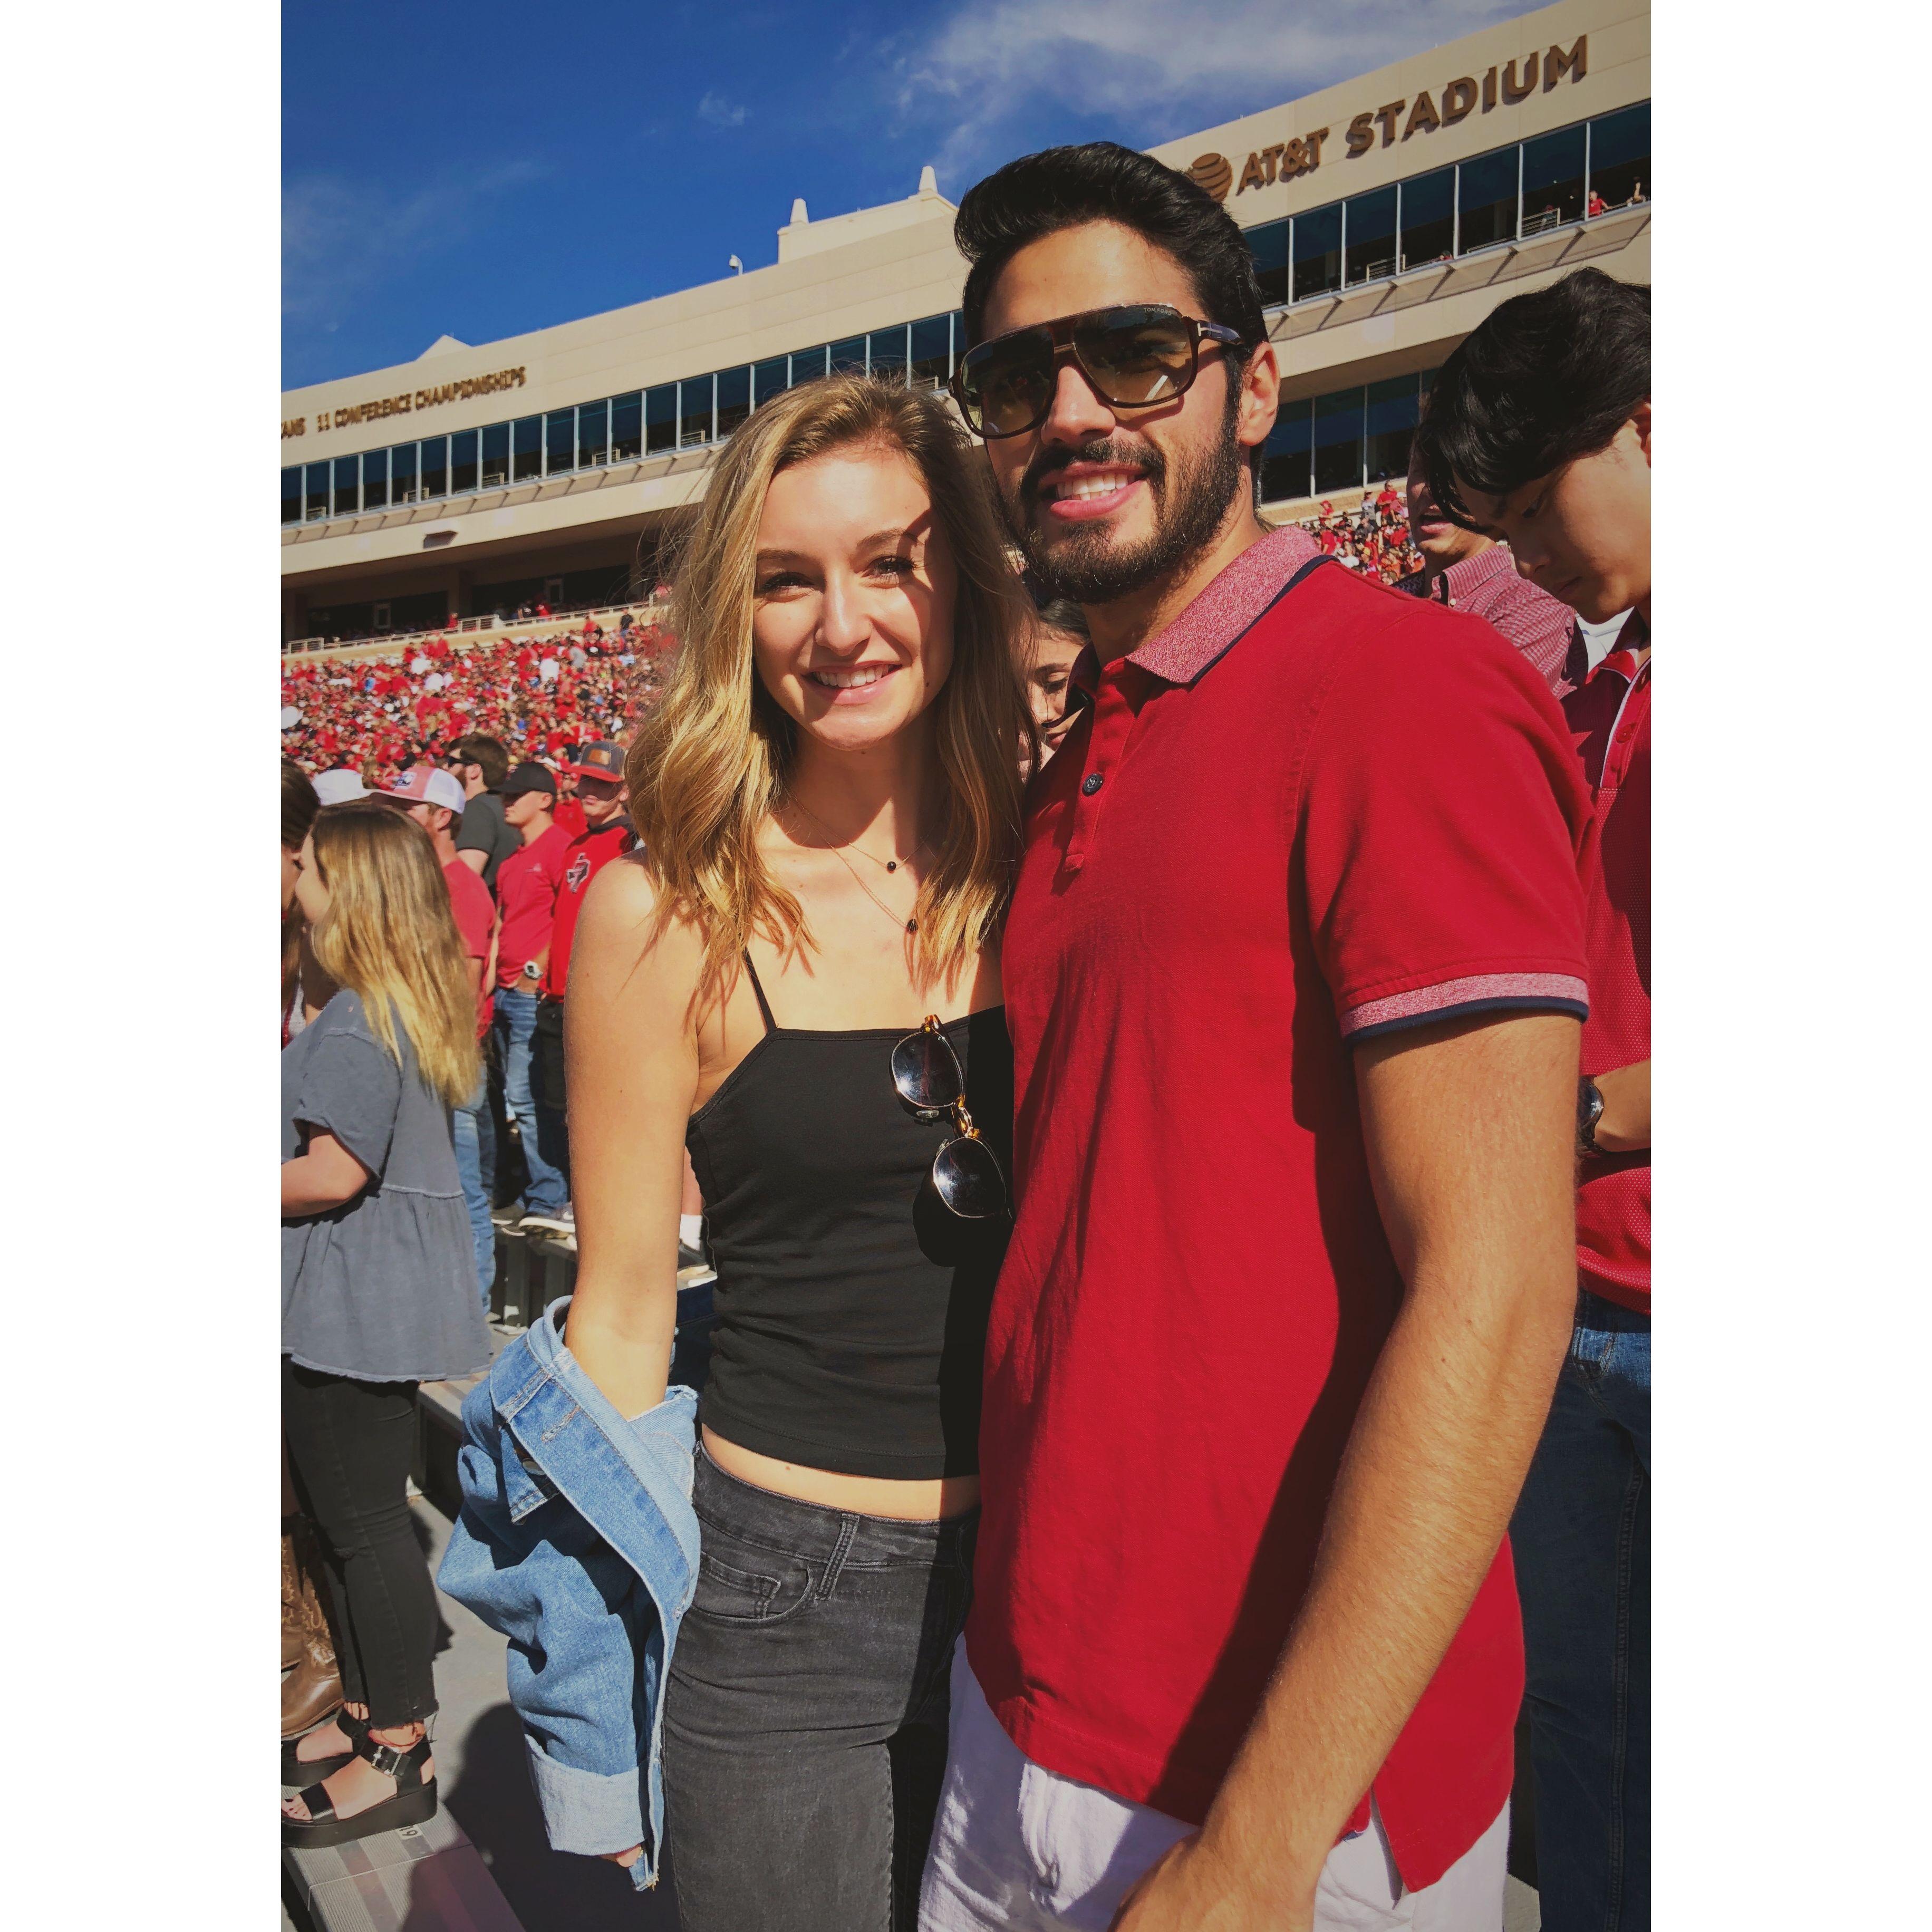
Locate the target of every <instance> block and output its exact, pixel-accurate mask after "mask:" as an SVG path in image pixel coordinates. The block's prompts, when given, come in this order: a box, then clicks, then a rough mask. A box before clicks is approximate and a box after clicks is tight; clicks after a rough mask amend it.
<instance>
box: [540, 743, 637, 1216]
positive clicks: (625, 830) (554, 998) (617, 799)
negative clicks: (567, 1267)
mask: <svg viewBox="0 0 1932 1932" xmlns="http://www.w3.org/2000/svg"><path fill="white" fill-rule="evenodd" d="M563 775H567V776H568V778H570V780H571V782H572V783H573V784H574V785H575V787H576V800H575V802H576V803H577V808H578V816H579V817H581V818H582V820H583V829H582V830H580V832H577V835H575V836H574V838H571V841H570V843H569V844H568V845H567V846H565V847H564V850H563V853H562V857H561V859H560V861H559V863H560V865H561V868H562V870H561V873H560V876H559V882H558V885H557V892H556V914H555V916H554V918H553V921H552V922H551V926H550V958H549V961H548V963H547V965H545V967H544V976H543V983H542V985H541V987H540V988H539V989H538V998H537V1020H536V1036H535V1049H534V1052H535V1061H534V1063H533V1064H532V1069H531V1075H530V1078H531V1082H532V1087H533V1088H534V1090H535V1094H536V1097H537V1100H538V1103H539V1104H540V1105H541V1106H542V1107H543V1108H544V1109H545V1110H546V1112H547V1113H548V1114H549V1115H550V1116H551V1117H552V1118H553V1120H554V1121H556V1123H557V1124H558V1125H559V1127H560V1128H561V1130H562V1131H561V1132H559V1134H558V1135H557V1136H556V1154H555V1156H554V1158H555V1160H556V1165H557V1166H558V1167H559V1169H562V1174H563V1179H564V1185H565V1188H566V1189H568V1187H569V1184H570V1135H569V1131H568V1122H569V1115H568V1111H567V1109H566V1104H565V1087H564V1062H563V998H564V992H565V989H566V987H567V986H568V984H569V982H570V947H571V941H572V940H574V938H576V936H577V914H578V913H580V912H581V911H582V910H583V895H584V893H585V892H586V890H588V889H589V884H590V881H591V880H592V879H594V878H595V877H596V876H597V874H598V873H599V872H601V871H602V870H603V869H604V867H605V866H606V865H608V864H609V863H610V861H611V860H612V859H615V858H616V857H617V856H619V854H620V853H625V852H628V851H629V850H630V849H631V847H632V846H634V844H637V832H635V830H634V829H633V828H632V826H631V821H630V820H629V818H628V817H627V816H626V815H625V810H624V808H625V805H628V803H629V802H630V799H631V794H630V791H629V789H628V787H627V786H626V785H625V783H624V753H623V750H622V747H621V746H619V745H614V744H613V743H612V742H610V739H607V738H604V739H598V740H597V741H596V742H594V743H592V744H588V745H584V746H583V747H582V748H580V750H579V751H578V752H577V762H576V763H574V764H573V765H570V766H566V767H565V773H564V774H563ZM557 823H559V825H561V824H562V823H563V817H562V812H561V811H559V813H558V815H557ZM556 1220H557V1221H558V1222H559V1223H562V1226H564V1227H565V1229H568V1230H570V1231H571V1232H574V1230H575V1229H576V1226H577V1217H575V1215H574V1214H572V1213H571V1210H570V1207H569V1205H568V1202H566V1203H565V1205H564V1206H563V1207H562V1208H561V1209H560V1210H559V1211H558V1213H557V1214H556Z"/></svg>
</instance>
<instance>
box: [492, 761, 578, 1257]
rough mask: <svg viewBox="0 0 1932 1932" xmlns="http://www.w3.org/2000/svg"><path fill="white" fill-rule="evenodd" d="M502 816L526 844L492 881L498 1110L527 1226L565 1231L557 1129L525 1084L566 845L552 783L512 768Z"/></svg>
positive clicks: (529, 769) (534, 770)
mask: <svg viewBox="0 0 1932 1932" xmlns="http://www.w3.org/2000/svg"><path fill="white" fill-rule="evenodd" d="M502 796H503V815H504V817H505V820H507V821H508V823H509V824H510V826H511V827H512V828H513V829H514V830H515V831H516V832H518V833H519V834H520V835H521V837H522V838H523V849H522V850H520V851H519V852H517V853H513V854H512V855H511V856H510V857H509V858H507V859H505V860H504V861H503V862H502V865H501V866H500V867H499V868H498V871H497V873H496V897H497V901H498V902H499V904H501V906H502V909H503V929H502V936H501V938H499V941H498V942H497V949H496V989H497V991H496V1041H497V1045H498V1046H499V1049H500V1050H501V1057H502V1067H503V1106H504V1110H505V1112H506V1113H507V1114H508V1115H509V1116H510V1117H511V1118H512V1119H513V1120H514V1121H515V1122H516V1124H517V1133H518V1135H519V1136H520V1139H521V1141H522V1144H523V1165H524V1166H525V1167H526V1168H527V1169H529V1184H528V1185H527V1186H526V1187H525V1189H524V1190H523V1208H524V1216H523V1218H524V1220H526V1221H529V1222H531V1223H532V1224H533V1225H535V1226H540V1227H548V1228H554V1229H567V1228H568V1226H569V1225H570V1224H569V1223H568V1220H567V1219H565V1218H563V1217H562V1211H563V1210H564V1209H565V1208H566V1207H567V1206H568V1205H569V1202H568V1195H567V1193H565V1186H564V1178H563V1169H562V1161H561V1151H562V1127H563V1123H562V1121H561V1120H559V1119H557V1118H555V1117H554V1116H553V1115H551V1114H550V1110H549V1109H547V1107H545V1106H542V1105H541V1103H539V1102H538V1100H537V1098H536V1097H535V1094H533V1092H532V1087H531V1081H530V1061H531V1052H532V1046H533V1045H534V1043H535V1035H536V1020H537V992H538V988H539V987H541V985H542V984H543V978H544V974H545V972H546V971H547V970H548V969H549V965H550V940H551V929H552V927H553V925H554V924H555V922H556V898H557V893H558V892H559V889H561V887H562V883H563V868H564V854H565V852H567V851H568V849H569V846H570V839H569V837H568V834H566V833H565V831H564V829H563V828H562V826H560V825H559V824H558V823H556V778H554V777H553V776H552V775H551V774H550V772H548V771H547V770H545V769H544V767H543V766H541V765H539V764H536V763H523V764H520V765H519V766H517V768H516V769H515V770H514V771H513V772H511V774H510V775H509V776H508V778H505V780H504V781H503V788H502Z"/></svg>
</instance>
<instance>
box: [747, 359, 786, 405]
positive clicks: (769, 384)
mask: <svg viewBox="0 0 1932 1932" xmlns="http://www.w3.org/2000/svg"><path fill="white" fill-rule="evenodd" d="M785 362H786V358H785V357H784V356H772V358H771V359H770V360H769V362H760V363H757V364H755V365H754V366H753V368H752V370H751V405H752V407H753V408H754V409H755V408H757V407H759V406H760V405H761V404H765V403H768V402H769V401H771V399H772V398H773V397H774V396H779V395H783V394H784V392H785V390H786V389H787V388H788V387H789V386H790V378H789V377H787V374H786V373H785Z"/></svg>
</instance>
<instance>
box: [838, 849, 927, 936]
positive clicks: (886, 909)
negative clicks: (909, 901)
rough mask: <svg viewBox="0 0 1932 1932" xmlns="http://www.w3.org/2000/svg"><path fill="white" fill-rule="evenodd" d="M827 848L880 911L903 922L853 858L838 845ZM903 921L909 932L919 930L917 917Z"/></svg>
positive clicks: (895, 923)
mask: <svg viewBox="0 0 1932 1932" xmlns="http://www.w3.org/2000/svg"><path fill="white" fill-rule="evenodd" d="M826 850H828V851H829V853H831V854H832V857H833V858H835V859H837V860H838V862H839V864H840V865H843V866H844V868H845V869H846V871H848V872H850V874H852V883H853V884H854V885H855V886H857V887H858V888H859V891H861V892H863V893H864V894H865V896H866V898H868V899H870V900H871V902H872V903H873V904H874V905H875V906H877V907H878V909H879V910H880V911H881V912H882V913H884V914H885V916H886V918H888V919H890V920H891V921H892V923H893V925H895V926H898V925H899V924H901V920H900V919H899V916H898V913H895V911H893V910H892V907H890V906H889V905H888V904H886V902H885V901H884V900H883V899H882V898H880V896H879V895H878V894H877V892H874V891H873V889H871V886H868V885H867V884H866V883H865V880H863V879H862V878H861V877H859V868H858V867H857V866H856V865H853V862H851V860H850V859H848V858H847V857H846V856H845V854H844V853H843V852H841V850H839V849H838V847H837V846H836V845H830V846H827V847H826ZM867 856H868V857H869V856H871V855H870V854H869V853H868V855H867ZM903 923H904V928H905V930H906V931H907V932H917V931H918V930H919V921H918V920H917V919H907V920H905V921H904V922H903Z"/></svg>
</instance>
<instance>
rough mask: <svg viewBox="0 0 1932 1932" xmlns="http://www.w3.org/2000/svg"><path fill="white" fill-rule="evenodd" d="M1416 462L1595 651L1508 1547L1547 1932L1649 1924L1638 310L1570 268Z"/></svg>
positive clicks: (1444, 400)
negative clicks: (1554, 1253)
mask: <svg viewBox="0 0 1932 1932" xmlns="http://www.w3.org/2000/svg"><path fill="white" fill-rule="evenodd" d="M1418 460H1419V461H1420V463H1421V464H1422V466H1423V467H1424V469H1425V470H1426V472H1427V475H1429V477H1430V479H1431V481H1433V483H1434V484H1435V487H1436V494H1437V496H1439V498H1440V499H1441V500H1442V505H1443V507H1444V508H1445V510H1446V511H1448V514H1450V515H1451V516H1452V517H1455V518H1457V520H1459V521H1461V522H1463V523H1480V524H1481V526H1483V527H1484V529H1493V530H1497V531H1499V532H1501V533H1502V535H1503V536H1505V538H1508V541H1509V542H1510V544H1511V547H1512V548H1513V550H1514V552H1515V554H1516V560H1517V568H1518V569H1519V570H1520V571H1523V573H1524V574H1525V575H1526V576H1527V577H1529V578H1530V579H1531V580H1532V581H1534V582H1535V583H1538V584H1541V585H1544V586H1547V587H1548V588H1549V589H1551V590H1554V591H1559V592H1561V593H1562V595H1563V596H1564V597H1565V598H1566V599H1567V600H1568V601H1569V602H1571V603H1572V604H1574V605H1575V606H1576V608H1577V611H1578V612H1579V613H1580V615H1582V616H1584V617H1586V618H1588V619H1591V620H1592V621H1593V622H1601V621H1602V620H1604V619H1607V618H1609V617H1610V616H1613V615H1614V614H1615V613H1616V612H1618V611H1620V610H1628V611H1629V612H1630V613H1631V615H1630V616H1629V617H1628V619H1626V621H1625V625H1624V628H1623V631H1622V636H1621V637H1620V639H1619V642H1618V644H1617V646H1616V649H1613V651H1612V652H1610V655H1609V656H1608V657H1607V658H1605V659H1604V661H1603V662H1602V663H1601V664H1599V665H1598V667H1597V668H1596V670H1595V672H1594V673H1592V675H1591V676H1590V677H1589V681H1588V682H1586V684H1584V685H1583V688H1581V689H1580V690H1578V691H1573V692H1571V694H1570V695H1569V696H1568V697H1566V698H1565V700H1564V705H1563V709H1564V712H1565V716H1566V718H1568V722H1569V726H1570V732H1571V738H1572V739H1573V741H1574V742H1575V743H1576V745H1577V747H1578V748H1579V751H1580V755H1581V757H1582V759H1583V772H1584V776H1585V777H1586V778H1587V780H1588V781H1589V784H1590V786H1591V788H1592V793H1593V795H1594V799H1595V824H1594V826H1593V835H1592V838H1591V840H1590V841H1589V844H1587V845H1586V847H1585V851H1584V860H1585V863H1584V871H1583V883H1584V889H1585V905H1586V941H1587V944H1588V947H1589V969H1590V1016H1589V1021H1588V1022H1587V1023H1586V1025H1585V1028H1584V1030H1583V1061H1582V1078H1581V1079H1580V1081H1579V1082H1578V1088H1577V1143H1578V1157H1579V1161H1580V1169H1579V1183H1578V1188H1577V1280H1578V1292H1577V1320H1576V1330H1575V1334H1574V1340H1573V1341H1572V1343H1571V1349H1570V1355H1569V1359H1568V1361H1567V1362H1566V1364H1565V1367H1564V1370H1563V1373H1562V1376H1561V1378H1560V1379H1559V1382H1558V1383H1557V1387H1556V1400H1555V1402H1554V1403H1553V1406H1552V1408H1551V1409H1550V1418H1549V1422H1548V1424H1547V1427H1546V1428H1545V1430H1544V1436H1543V1440H1542V1442H1541V1445H1540V1446H1539V1448H1538V1451H1537V1454H1536V1460H1535V1463H1533V1464H1532V1466H1531V1469H1530V1472H1529V1478H1528V1480H1527V1481H1526V1482H1525V1484H1524V1485H1523V1497H1522V1500H1521V1502H1520V1503H1519V1504H1518V1505H1517V1512H1516V1517H1515V1520H1514V1523H1512V1525H1511V1532H1510V1533H1511V1542H1512V1544H1514V1549H1515V1553H1516V1568H1517V1587H1518V1589H1519V1590H1520V1592H1521V1595H1522V1598H1523V1631H1524V1635H1525V1637H1526V1640H1527V1643H1528V1646H1529V1717H1530V1726H1531V1731H1532V1739H1533V1758H1534V1762H1535V1772H1536V1841H1537V1872H1538V1887H1539V1889H1540V1891H1541V1897H1542V1907H1543V1922H1544V1924H1545V1925H1547V1926H1549V1927H1551V1928H1552V1932H1565V1928H1568V1927H1571V1926H1583V1927H1590V1928H1592V1932H1643V1928H1645V1927H1648V1926H1649V1923H1650V1514H1651V1496H1650V290H1649V289H1648V288H1647V287H1638V286H1632V285H1630V284H1625V283H1622V282H1618V281H1613V280H1612V279H1611V278H1610V277H1609V276H1608V275H1604V273H1603V272H1601V270H1599V269H1578V270H1577V272H1575V273H1574V274H1572V275H1568V276H1566V277H1565V278H1564V279H1563V280H1562V281H1560V282H1558V283H1556V284H1555V285H1554V286H1553V287H1550V288H1548V289H1545V290H1541V291H1539V292H1538V293H1535V294H1532V295H1527V296H1517V297H1515V298H1514V299H1513V300H1511V301H1509V302H1505V303H1503V304H1502V306H1501V307H1500V308H1497V309H1496V310H1495V311H1493V313H1492V314H1490V317H1489V318H1488V320H1487V321H1485V322H1484V323H1483V324H1482V325H1481V327H1480V328H1478V329H1477V330H1476V331H1475V333H1474V334H1472V335H1471V336H1470V337H1469V338H1468V339H1467V341H1465V342H1464V343H1463V344H1462V346H1461V347H1459V348H1458V349H1457V350H1456V351H1455V352H1454V353H1453V354H1452V355H1451V356H1450V357H1449V358H1448V360H1447V361H1446V362H1445V363H1444V364H1443V365H1442V371H1441V373H1440V374H1439V376H1438V377H1437V379H1436V388H1435V392H1434V394H1433V396H1432V398H1431V400H1430V407H1429V413H1428V415H1427V416H1426V417H1425V418H1424V422H1423V425H1422V429H1421V432H1420V433H1419V434H1418Z"/></svg>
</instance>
